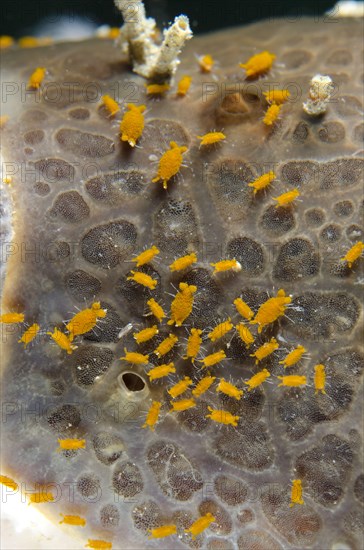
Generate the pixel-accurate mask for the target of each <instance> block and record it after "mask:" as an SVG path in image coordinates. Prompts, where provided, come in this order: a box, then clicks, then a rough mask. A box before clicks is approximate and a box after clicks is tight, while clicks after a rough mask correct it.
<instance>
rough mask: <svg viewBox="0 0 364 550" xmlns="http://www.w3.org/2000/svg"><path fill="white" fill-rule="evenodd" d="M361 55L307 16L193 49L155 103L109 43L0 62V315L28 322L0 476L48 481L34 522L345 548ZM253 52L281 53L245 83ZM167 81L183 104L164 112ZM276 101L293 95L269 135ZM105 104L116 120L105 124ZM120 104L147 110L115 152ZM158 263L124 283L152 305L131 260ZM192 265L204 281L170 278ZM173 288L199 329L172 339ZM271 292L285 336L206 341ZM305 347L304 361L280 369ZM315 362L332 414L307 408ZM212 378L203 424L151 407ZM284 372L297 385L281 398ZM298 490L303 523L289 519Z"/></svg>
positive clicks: (121, 536) (126, 534) (354, 417)
mask: <svg viewBox="0 0 364 550" xmlns="http://www.w3.org/2000/svg"><path fill="white" fill-rule="evenodd" d="M362 36H363V24H362V21H360V20H340V21H334V22H332V21H330V20H327V19H325V18H323V19H322V20H318V19H316V20H313V19H312V20H311V19H305V18H301V19H299V20H297V21H294V22H290V21H288V20H276V21H270V22H261V23H257V24H254V25H251V26H249V27H246V28H237V29H230V30H228V31H226V32H225V31H222V32H218V33H216V34H211V35H208V36H205V37H198V38H194V39H193V40H191V41H189V43H188V44H187V45H186V47H185V49H184V50H183V53H182V55H181V64H180V65H179V68H178V70H177V73H176V75H175V79H174V81H173V82H172V83H171V87H170V90H169V91H167V92H165V93H164V94H163V95H162V96H160V97H158V98H155V97H150V96H147V95H146V87H145V84H146V81H145V80H144V79H143V78H142V77H140V76H138V75H135V74H134V73H133V72H132V70H131V67H130V66H129V64H128V60H127V59H126V57H124V54H122V53H121V52H120V50H119V49H118V48H117V47H116V46H115V45H114V43H113V42H112V41H111V40H102V39H92V40H87V41H84V42H74V43H63V44H62V43H60V44H56V45H52V46H48V47H43V48H35V49H32V50H19V49H12V50H9V51H6V52H4V53H3V55H2V74H3V80H4V82H5V83H7V97H6V98H5V99H4V103H3V114H8V115H9V117H10V118H9V120H8V122H7V123H6V124H5V125H4V126H3V128H2V130H1V138H2V143H3V152H2V155H3V161H4V163H5V166H6V171H7V174H10V175H12V183H11V184H10V185H9V184H8V185H4V190H3V193H4V199H3V202H2V210H1V216H2V220H3V221H4V229H3V231H2V233H1V236H2V239H3V247H4V250H6V254H5V256H7V260H8V261H7V264H6V279H5V285H4V292H3V298H2V313H6V312H15V311H16V312H23V313H24V314H25V321H26V323H25V324H17V325H5V324H4V325H2V327H3V328H2V330H3V336H2V340H3V352H2V357H3V370H2V382H3V400H4V402H5V404H6V415H5V421H4V422H3V424H2V438H3V441H4V444H3V445H2V467H3V472H2V473H4V474H5V475H8V476H11V477H12V478H13V479H14V480H16V481H17V482H18V483H19V484H20V483H22V482H23V483H25V484H26V487H27V489H28V490H29V489H36V487H38V488H39V485H41V486H47V484H48V486H49V490H51V489H52V490H53V493H54V495H55V501H54V502H50V503H48V504H47V503H42V504H38V505H37V504H33V506H39V509H40V510H42V511H44V512H45V513H46V514H47V515H49V516H50V517H51V518H52V519H54V521H57V522H58V521H59V518H60V516H59V514H60V513H62V514H75V515H79V516H81V517H83V518H85V519H86V522H87V523H86V527H77V526H74V527H72V528H71V527H70V529H73V532H74V536H75V537H79V538H80V544H81V545H82V546H83V545H84V544H86V543H87V539H92V540H93V539H96V540H97V539H99V540H103V541H107V542H112V544H113V548H115V549H121V548H123V549H127V550H132V549H141V548H160V549H166V550H167V549H168V550H169V549H171V548H173V549H175V550H177V549H179V548H181V549H182V548H188V547H189V548H206V549H209V550H213V549H215V550H216V549H225V550H228V549H237V548H239V549H241V550H268V549H269V550H273V549H274V550H276V549H277V550H278V549H283V548H285V549H287V548H292V549H304V548H305V549H307V548H310V549H311V548H312V549H317V550H322V549H330V550H335V549H339V548H340V549H341V550H359V549H360V548H361V545H362V529H363V485H364V481H363V480H364V474H363V465H362V463H361V456H362V445H363V441H362V435H363V426H362V424H361V421H362V418H363V416H362V414H363V409H362V396H363V391H362V383H363V366H364V355H363V347H362V335H363V332H362V330H363V323H362V321H363V309H362V297H363V296H362V288H363V282H364V274H363V258H362V257H359V258H358V259H357V260H356V261H355V262H354V263H353V265H352V267H351V268H350V267H349V265H348V263H347V262H345V261H342V260H341V258H343V257H344V256H345V254H346V252H347V251H348V250H349V249H350V248H351V247H352V246H353V245H354V244H355V243H357V242H358V241H362V240H364V239H363V226H362V220H363V168H364V161H363V136H364V125H363V121H362V114H363V104H362V85H363V69H362V64H361V63H362V58H361V56H362V53H363V52H362ZM264 50H267V51H269V52H272V53H273V54H275V56H276V59H275V61H274V63H273V66H272V68H271V69H270V71H268V72H267V73H266V74H265V75H263V76H261V77H260V78H259V79H250V80H247V79H246V78H245V71H244V70H243V69H242V68H240V67H239V63H245V62H246V61H247V60H248V59H249V58H250V57H251V56H252V55H254V54H256V53H259V52H261V51H264ZM206 54H210V55H212V57H213V58H214V60H215V61H216V62H215V65H214V66H213V69H212V71H211V72H210V73H202V72H201V70H200V68H199V65H198V62H197V59H196V56H202V55H206ZM37 67H45V68H46V76H45V79H44V81H43V84H42V85H41V87H40V89H39V90H38V91H37V90H33V91H27V90H26V84H27V82H28V79H29V77H30V74H31V73H32V72H33V71H34V70H35V69H36V68H37ZM316 74H322V75H329V76H330V77H331V79H332V81H333V83H334V91H333V94H332V97H331V100H330V102H329V103H328V108H327V111H326V113H325V114H324V115H322V116H320V117H310V116H308V115H307V114H306V113H305V112H304V111H303V108H302V103H303V102H304V101H306V99H307V97H308V92H309V87H310V81H311V79H312V77H313V76H314V75H316ZM183 75H190V76H191V77H192V84H191V87H190V89H189V91H188V93H187V95H186V96H185V97H178V96H177V95H176V90H177V82H178V81H179V79H180V78H181V77H182V76H183ZM272 86H275V87H276V88H288V89H289V91H290V93H291V95H290V98H289V100H288V101H287V102H286V103H285V104H284V105H283V106H282V108H281V111H280V115H279V117H278V119H277V121H276V122H275V124H273V125H272V126H271V127H267V126H266V125H265V124H264V123H263V118H264V113H265V111H266V109H267V107H268V105H267V102H266V99H265V96H264V92H266V91H268V90H269V87H271V88H272ZM3 89H4V88H3ZM104 94H109V95H111V96H112V97H114V98H115V99H116V100H117V101H118V103H119V104H120V106H121V111H120V112H119V113H117V114H116V115H115V116H114V117H110V116H109V113H108V112H107V110H106V108H105V107H104V106H103V105H102V103H101V96H102V95H104ZM126 103H135V104H137V105H141V104H144V105H146V107H147V109H146V111H145V113H144V114H145V128H144V131H143V134H142V137H141V138H140V139H139V141H138V143H137V145H138V146H137V147H135V148H132V147H130V146H129V144H128V143H125V142H124V143H122V142H121V140H120V133H119V124H120V120H121V118H122V116H123V114H124V112H125V111H126V107H125V104H126ZM213 130H216V131H223V132H224V134H225V135H226V139H225V140H223V141H221V142H220V143H217V144H215V145H210V146H201V147H200V140H199V139H197V136H202V135H203V134H206V133H207V132H211V131H213ZM172 141H173V142H176V143H177V144H178V145H179V146H186V147H187V148H188V150H187V152H185V153H184V154H183V166H181V167H180V171H179V173H178V174H177V176H175V177H174V178H173V179H171V180H170V182H169V183H168V189H167V190H164V189H163V187H162V183H161V182H158V183H152V179H153V178H154V177H155V176H156V174H157V171H158V161H159V159H160V157H161V156H162V154H163V153H164V152H165V151H166V150H167V149H169V147H170V142H172ZM269 171H274V173H275V175H276V178H275V179H274V181H273V182H272V183H271V184H270V186H269V187H267V189H266V190H263V191H260V192H258V193H255V194H254V192H253V191H254V189H253V188H252V187H249V185H248V184H249V183H251V182H253V181H254V180H256V179H257V178H258V177H259V176H261V175H262V174H264V173H267V172H269ZM293 189H298V191H299V193H300V196H299V197H298V199H296V200H295V201H294V203H292V204H290V205H288V206H282V207H277V203H276V201H274V200H273V198H274V197H277V196H279V195H280V194H282V193H285V192H287V191H292V190H293ZM5 194H6V195H7V196H8V197H10V198H9V199H8V202H7V203H6V201H5ZM10 215H11V224H12V225H11V228H10V227H9V219H10V218H9V216H10ZM7 231H8V232H7ZM11 235H12V242H10V236H11ZM152 245H155V246H156V247H158V249H159V250H160V254H159V255H158V256H156V257H155V259H154V260H153V261H152V262H151V263H150V264H148V265H145V266H142V267H140V268H139V271H141V272H143V273H145V274H146V275H149V276H151V277H152V278H153V279H154V280H156V281H157V286H156V288H155V290H151V289H149V288H147V287H145V286H142V285H140V284H138V283H136V282H135V281H133V280H128V279H127V277H128V276H130V270H132V269H134V270H135V269H136V268H135V263H133V262H131V260H132V258H133V257H135V256H136V255H137V254H139V253H140V252H141V251H142V250H144V249H146V248H150V247H151V246H152ZM192 252H195V253H196V255H197V260H198V261H197V263H195V264H193V265H192V266H190V267H188V268H187V269H185V270H184V271H180V272H171V271H170V269H169V267H168V266H169V265H170V264H171V263H172V262H173V261H174V260H175V259H176V258H178V257H181V256H183V255H186V254H190V253H192ZM222 259H236V260H237V261H238V262H239V263H240V265H241V270H240V271H239V272H230V273H219V274H216V275H213V268H212V267H211V265H210V263H211V262H214V263H216V262H218V261H220V260H222ZM180 282H186V283H188V285H194V286H196V287H197V291H196V292H195V295H194V303H193V308H192V313H191V314H190V315H189V316H188V318H187V319H186V321H185V322H184V323H183V325H182V326H181V327H171V326H170V325H168V324H167V321H168V319H170V306H171V302H172V300H173V296H175V295H176V292H177V290H176V289H178V285H179V283H180ZM281 288H282V289H284V290H285V293H286V294H287V295H290V296H291V297H292V301H291V303H290V304H289V306H288V307H287V309H286V311H285V315H284V316H282V317H280V318H279V319H278V321H276V322H274V323H272V324H270V325H269V326H267V327H266V328H264V329H263V331H262V332H261V333H258V330H257V325H249V324H248V322H247V321H246V326H247V327H249V329H250V330H251V332H252V334H253V336H254V338H255V342H254V344H252V345H251V346H250V348H248V347H247V345H245V344H244V343H243V342H242V341H241V339H240V338H239V336H238V334H237V332H236V330H235V329H233V330H231V331H230V332H229V333H228V334H227V335H226V336H225V337H223V338H222V339H220V340H217V341H216V342H214V343H211V342H210V340H209V339H208V337H207V334H208V333H209V332H210V331H211V330H212V329H213V328H214V327H215V326H216V325H217V324H218V323H219V322H221V321H223V320H226V319H227V318H228V317H230V318H231V319H232V322H233V324H234V325H236V324H238V323H239V322H243V321H244V319H243V318H242V317H241V316H240V315H239V314H238V313H237V311H236V309H235V306H234V305H233V302H234V300H235V299H236V298H237V297H242V299H243V300H244V301H245V302H246V303H247V304H248V305H249V307H250V308H251V310H252V311H253V313H254V315H255V314H256V313H257V311H258V309H259V307H260V306H261V305H262V304H263V303H264V302H265V301H266V300H267V299H268V298H269V297H272V296H275V295H276V294H277V291H278V290H279V289H281ZM152 297H153V298H154V299H155V300H156V301H157V302H158V303H160V304H161V305H162V306H163V308H164V310H165V312H166V314H167V317H166V318H165V319H164V320H163V322H161V323H160V324H159V323H158V322H157V321H156V319H155V318H153V317H152V316H150V315H146V314H148V311H149V310H148V306H147V302H148V301H149V300H150V298H152ZM94 301H100V302H101V307H102V308H104V309H107V315H106V317H105V318H104V319H99V320H98V322H97V325H96V327H95V328H94V329H93V330H91V331H90V332H88V333H86V334H84V335H81V336H77V337H76V338H75V340H74V342H73V344H74V345H76V346H77V349H76V350H75V351H73V353H70V354H67V353H66V351H64V350H62V349H61V348H60V347H59V346H57V344H56V343H55V342H54V341H53V340H52V339H51V338H50V336H49V335H47V334H46V332H47V331H48V332H52V331H53V330H54V327H58V328H59V329H61V330H63V331H65V326H64V324H65V322H66V321H68V320H69V319H70V318H71V317H72V316H73V315H75V313H76V312H77V311H78V309H83V308H86V307H90V305H91V303H92V302H94ZM244 322H245V321H244ZM33 323H37V324H39V325H40V327H41V330H40V332H39V334H38V336H37V337H36V338H35V340H34V341H33V342H32V343H30V344H29V345H28V346H27V347H26V349H24V346H23V345H22V344H20V343H18V340H19V339H20V337H21V334H22V333H23V332H24V331H25V329H26V328H27V327H28V326H29V325H31V324H33ZM130 323H131V324H132V327H131V326H130V325H129V324H130ZM154 324H157V325H158V328H159V333H158V334H157V335H156V336H155V337H154V338H153V340H150V341H147V342H145V343H141V344H140V345H137V343H136V341H135V339H134V338H133V333H134V332H137V331H139V330H141V329H143V328H146V327H148V326H152V325H154ZM192 327H194V328H198V329H201V330H202V338H203V344H202V346H203V347H202V348H201V351H200V354H199V355H198V357H197V359H203V358H204V357H205V356H207V355H208V354H211V353H214V352H218V351H219V350H224V353H225V354H226V359H224V360H222V361H221V362H219V363H218V364H216V365H215V366H212V367H211V368H205V369H202V368H201V365H202V363H199V362H198V361H195V363H193V362H191V361H190V360H186V359H184V358H183V357H184V356H185V355H186V343H187V338H188V336H189V334H190V331H191V328H192ZM129 329H130V330H129ZM171 332H173V333H174V334H176V335H177V336H178V339H179V340H178V343H177V344H176V345H175V346H174V347H173V349H172V350H171V351H169V352H168V353H167V354H166V355H164V356H163V357H160V358H158V356H157V355H156V354H153V353H152V352H153V350H155V349H156V348H157V346H158V345H159V344H160V342H161V341H162V340H163V339H164V338H166V337H167V336H168V334H170V333H171ZM272 337H275V338H276V339H277V342H278V344H279V347H278V349H276V350H275V351H274V352H273V353H272V354H271V355H269V356H268V357H267V358H266V359H264V360H262V361H261V362H260V363H259V364H258V365H256V364H255V359H254V358H253V357H251V356H250V355H251V354H253V353H254V352H255V350H256V349H257V348H258V347H259V346H260V345H262V344H263V343H265V342H267V341H268V340H270V339H271V338H272ZM298 345H302V346H304V347H305V349H306V350H307V351H306V353H305V355H304V356H303V358H302V359H301V361H300V362H299V363H297V364H296V365H295V366H293V367H288V368H284V366H283V365H282V364H280V361H282V360H283V359H284V357H285V356H286V355H287V353H288V352H289V351H291V350H293V349H294V348H295V347H296V346H298ZM124 348H126V349H127V350H128V351H138V352H139V353H143V354H149V363H148V364H147V365H143V364H131V363H128V362H126V361H121V360H120V357H122V356H124V355H125V352H124ZM170 362H173V363H174V366H175V369H176V372H175V373H173V374H170V375H169V376H168V377H164V378H161V379H160V380H159V381H158V380H156V381H152V382H151V381H150V380H149V378H148V376H147V373H148V371H149V370H150V369H151V368H152V367H155V366H158V365H161V364H163V363H170ZM317 364H323V365H324V366H325V369H326V386H325V390H326V393H325V394H324V393H321V392H319V393H316V394H315V387H314V366H315V365H317ZM263 368H266V369H268V371H269V372H270V377H269V378H268V379H267V381H265V382H264V383H263V384H262V385H261V386H259V387H257V388H256V389H252V391H248V386H247V385H245V384H244V381H246V380H248V379H250V378H251V377H252V376H253V375H254V374H256V373H257V372H259V371H261V370H262V369H263ZM207 374H210V375H212V376H214V377H216V380H215V381H214V383H213V385H212V386H211V388H210V389H209V391H207V392H206V393H205V394H203V395H202V396H201V397H199V398H196V400H195V406H194V407H192V408H190V409H188V410H185V411H181V412H170V409H171V407H172V405H171V402H172V398H171V396H170V394H168V392H167V390H168V389H169V388H170V387H171V386H172V385H173V384H175V383H177V382H178V381H179V380H182V379H183V378H184V377H185V376H188V377H190V378H191V380H192V385H191V386H190V387H189V388H188V389H187V391H186V393H185V394H183V395H182V396H181V398H186V399H190V398H192V397H193V395H192V393H191V390H192V389H193V388H194V387H195V385H196V383H197V382H198V381H199V380H200V379H201V378H202V377H203V376H206V375H207ZM282 375H304V376H306V377H307V384H306V385H304V386H302V387H292V388H290V387H278V383H279V379H278V376H282ZM221 378H224V379H225V380H226V381H228V382H230V383H232V384H234V385H235V386H237V388H239V389H243V395H242V397H241V399H239V400H238V399H235V398H234V397H231V396H228V395H226V394H224V393H222V392H217V391H216V387H217V383H218V382H219V380H220V379H221ZM178 399H179V398H178ZM152 401H158V402H160V403H161V409H160V415H159V421H158V422H157V424H156V426H155V431H152V430H150V429H148V428H144V429H143V428H142V426H143V424H144V422H145V420H146V415H147V412H148V410H149V408H150V406H151V404H152ZM208 407H210V408H212V409H217V410H225V411H229V412H230V413H231V414H232V415H236V416H237V417H239V421H238V422H237V426H233V425H224V424H218V423H216V422H215V421H214V420H212V419H211V418H208V417H207V415H208V414H209V409H208ZM58 438H79V439H85V441H86V448H85V449H79V450H68V451H61V452H57V448H58V443H57V439H58ZM293 479H300V480H301V481H302V489H303V500H304V504H295V505H294V506H292V507H290V502H291V488H292V481H293ZM9 498H10V497H9ZM207 513H211V514H212V515H213V516H214V518H215V520H214V522H213V523H211V525H210V526H209V527H208V528H207V529H206V530H205V531H204V532H202V533H201V534H200V535H198V536H197V537H196V538H195V539H194V538H193V536H192V534H191V533H190V532H187V531H186V529H189V528H190V526H191V525H192V524H193V522H194V521H196V520H197V519H198V518H199V517H200V516H204V515H206V514H207ZM171 524H174V525H176V529H177V535H172V536H170V537H169V538H165V539H160V540H153V539H149V536H150V531H149V530H150V529H154V528H156V527H160V526H162V525H171Z"/></svg>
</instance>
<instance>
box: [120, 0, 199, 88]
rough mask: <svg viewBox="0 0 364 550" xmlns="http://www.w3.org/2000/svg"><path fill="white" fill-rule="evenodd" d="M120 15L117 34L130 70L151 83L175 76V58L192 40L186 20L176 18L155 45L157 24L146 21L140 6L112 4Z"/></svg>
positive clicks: (124, 1)
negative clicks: (130, 66) (125, 51)
mask: <svg viewBox="0 0 364 550" xmlns="http://www.w3.org/2000/svg"><path fill="white" fill-rule="evenodd" d="M114 1H115V5H116V7H117V8H118V9H119V10H120V11H121V13H122V16H123V18H124V25H123V27H122V28H121V32H120V41H121V44H122V45H123V46H124V47H126V49H127V52H128V54H129V58H130V62H131V63H132V65H133V70H134V72H136V73H137V74H139V75H141V76H144V77H145V78H148V79H151V80H153V81H154V82H165V81H166V80H169V79H170V78H171V77H172V75H173V74H174V73H175V72H176V69H177V66H178V64H179V59H178V56H179V54H180V52H181V50H182V48H183V46H184V44H185V42H186V40H189V39H190V38H192V31H191V29H190V25H189V21H188V18H187V17H186V16H185V15H179V16H178V17H176V18H175V20H174V23H173V24H172V25H171V26H170V27H169V28H168V29H166V30H164V31H163V41H162V43H161V44H160V45H158V44H156V41H155V36H156V34H157V33H156V22H155V21H154V19H152V18H146V16H145V8H144V4H143V2H141V1H139V0H136V1H135V2H131V1H130V0H114Z"/></svg>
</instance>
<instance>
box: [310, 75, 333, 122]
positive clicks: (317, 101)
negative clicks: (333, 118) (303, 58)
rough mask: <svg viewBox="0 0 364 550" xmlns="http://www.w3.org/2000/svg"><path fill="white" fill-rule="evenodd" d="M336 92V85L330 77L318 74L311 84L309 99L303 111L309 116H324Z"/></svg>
mask: <svg viewBox="0 0 364 550" xmlns="http://www.w3.org/2000/svg"><path fill="white" fill-rule="evenodd" d="M333 91H334V85H333V82H332V80H331V78H330V77H329V76H324V75H322V74H316V75H315V76H314V77H313V78H312V79H311V83H310V90H309V93H308V99H307V101H306V102H305V103H303V110H304V111H305V112H306V113H307V114H308V115H314V116H318V115H322V114H324V113H326V110H327V105H328V103H329V101H330V98H331V95H332V93H333Z"/></svg>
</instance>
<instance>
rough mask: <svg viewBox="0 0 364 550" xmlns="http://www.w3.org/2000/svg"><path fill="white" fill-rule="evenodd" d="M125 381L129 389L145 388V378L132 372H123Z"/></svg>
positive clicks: (140, 389)
mask: <svg viewBox="0 0 364 550" xmlns="http://www.w3.org/2000/svg"><path fill="white" fill-rule="evenodd" d="M123 382H124V384H125V386H126V387H127V389H128V390H129V391H142V390H144V386H145V383H144V380H143V379H142V378H140V376H138V375H137V374H134V373H132V372H126V373H125V374H123Z"/></svg>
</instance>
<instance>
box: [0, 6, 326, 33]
mask: <svg viewBox="0 0 364 550" xmlns="http://www.w3.org/2000/svg"><path fill="white" fill-rule="evenodd" d="M131 1H132V0H131ZM334 4H335V1H334V0H331V1H330V0H316V1H315V0H304V1H300V0H279V1H278V2H277V1H274V0H251V1H249V0H220V1H218V0H145V5H146V9H147V15H148V16H151V17H154V18H155V19H156V20H157V23H158V25H159V26H161V27H164V26H166V24H167V23H168V22H169V21H171V20H173V19H174V17H175V16H176V15H180V14H181V13H184V14H186V15H187V16H188V17H189V19H190V24H191V27H192V30H193V31H194V33H201V32H206V31H210V30H214V29H221V28H223V27H228V26H233V25H243V24H246V23H250V22H252V21H257V20H259V19H266V18H275V17H283V16H284V17H287V16H289V17H290V18H297V17H301V16H303V15H316V16H319V15H322V14H323V13H324V12H325V11H327V10H328V9H330V8H332V7H333V5H334ZM77 16H78V17H83V18H86V20H87V21H88V22H90V23H92V24H94V25H97V26H98V25H102V24H109V25H111V26H117V27H119V26H121V24H122V18H121V16H120V14H119V12H118V11H117V9H116V8H115V6H114V2H113V0H28V1H27V0H1V7H0V26H1V29H0V34H8V35H11V36H14V37H16V38H19V37H20V36H24V35H29V34H30V35H31V34H34V33H35V26H36V25H37V24H39V23H40V22H43V23H46V24H50V23H52V24H54V25H57V24H58V23H59V21H60V20H61V17H62V18H63V21H65V22H66V23H67V22H68V21H70V22H72V21H73V22H74V21H75V18H76V17H77Z"/></svg>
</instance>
